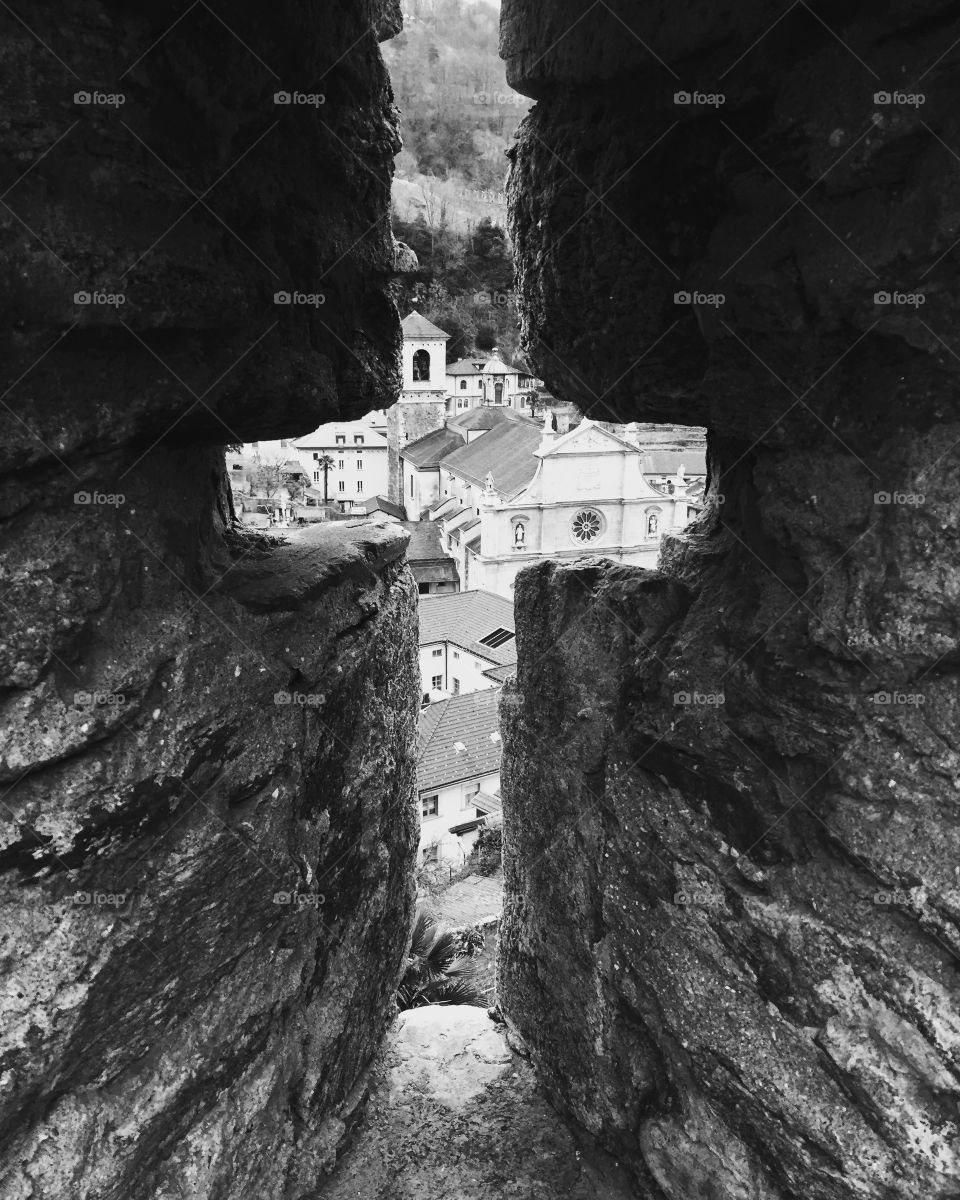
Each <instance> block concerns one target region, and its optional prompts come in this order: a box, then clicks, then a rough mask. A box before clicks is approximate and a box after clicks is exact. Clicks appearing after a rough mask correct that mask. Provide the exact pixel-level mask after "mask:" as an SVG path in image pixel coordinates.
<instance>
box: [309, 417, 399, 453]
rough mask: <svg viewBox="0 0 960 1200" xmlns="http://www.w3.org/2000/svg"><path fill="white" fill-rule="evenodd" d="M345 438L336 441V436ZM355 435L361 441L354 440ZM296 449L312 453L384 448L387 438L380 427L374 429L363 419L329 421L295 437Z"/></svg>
mask: <svg viewBox="0 0 960 1200" xmlns="http://www.w3.org/2000/svg"><path fill="white" fill-rule="evenodd" d="M338 437H342V438H346V441H345V442H339V443H338V442H337V438H338ZM355 437H362V438H363V441H362V442H361V443H357V442H354V440H353V439H354V438H355ZM296 445H297V449H298V450H301V451H306V452H309V453H312V452H313V451H314V450H331V449H339V450H359V451H369V450H385V449H386V446H387V439H386V436H385V435H384V433H383V432H382V431H381V430H380V429H375V428H374V427H373V426H372V425H369V424H367V422H365V421H340V422H336V421H330V422H328V423H327V424H326V425H321V426H320V428H319V429H315V430H314V431H313V433H308V434H307V435H306V437H302V438H297V442H296Z"/></svg>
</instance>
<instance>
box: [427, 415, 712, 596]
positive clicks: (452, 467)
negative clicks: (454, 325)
mask: <svg viewBox="0 0 960 1200" xmlns="http://www.w3.org/2000/svg"><path fill="white" fill-rule="evenodd" d="M411 449H412V453H413V455H415V454H416V452H417V447H416V446H413V447H412V448H411ZM686 463H689V464H690V466H691V467H692V468H693V470H695V471H698V472H705V469H706V468H705V465H704V462H703V454H702V452H698V451H696V450H688V451H670V452H668V451H657V452H656V453H654V454H652V455H647V454H645V453H644V452H643V451H642V450H641V449H640V447H638V446H636V445H634V444H633V443H632V442H630V441H628V440H627V439H626V438H624V437H622V436H620V435H619V434H618V433H614V432H612V431H611V430H610V429H609V428H608V427H606V426H602V425H599V424H597V423H596V422H594V421H590V420H586V419H585V420H583V421H581V423H580V424H579V425H578V426H576V428H574V429H572V430H570V431H569V432H568V433H565V434H560V433H558V432H556V431H555V430H553V429H552V427H551V422H550V417H549V414H547V415H546V418H545V420H544V424H543V425H539V424H536V423H534V422H531V421H530V420H528V419H525V418H517V417H516V416H515V417H514V418H513V419H508V420H504V421H500V422H499V423H497V424H496V425H495V426H494V427H493V428H492V429H490V430H489V431H488V432H486V433H484V434H483V436H482V437H480V438H477V439H476V440H475V441H473V442H467V443H462V444H461V445H459V446H457V447H456V448H455V449H453V450H452V451H450V452H449V453H448V454H446V455H444V457H443V458H442V460H441V461H440V462H439V464H437V466H436V468H435V469H434V468H433V467H431V468H430V470H431V472H433V471H434V470H435V474H436V476H437V482H436V488H437V490H438V492H439V493H440V494H439V496H438V499H437V500H436V501H435V502H434V503H433V504H432V505H431V506H430V507H429V509H428V510H427V512H426V517H427V519H429V520H430V521H432V522H434V523H436V524H438V525H439V526H440V529H441V544H442V545H443V548H444V550H445V551H446V553H447V554H449V555H450V556H451V557H452V558H453V559H454V561H455V562H456V564H457V572H458V575H459V578H460V586H461V588H462V589H463V590H464V591H468V590H472V589H481V590H486V591H489V592H495V593H497V594H499V595H501V596H505V597H512V594H513V585H514V580H515V579H516V576H517V573H518V572H519V571H520V570H522V569H523V568H524V567H526V566H529V565H530V564H531V563H533V562H536V561H538V560H540V559H543V558H551V559H565V558H569V559H573V558H577V557H580V556H582V555H583V554H585V553H591V554H599V555H602V556H603V557H605V558H612V559H614V560H616V561H618V562H624V563H630V564H632V565H636V566H645V567H650V568H653V567H655V566H656V562H657V557H658V554H659V546H660V540H661V538H662V537H663V535H664V534H665V533H669V532H675V531H678V530H680V529H683V528H684V527H685V526H686V525H687V524H689V522H690V521H691V520H693V518H694V517H695V516H696V515H697V514H698V513H699V512H700V511H701V508H702V502H703V482H704V475H703V474H699V473H698V474H693V473H692V471H691V473H689V474H688V473H687V469H686ZM667 469H670V470H672V471H673V472H674V473H673V474H672V475H669V476H667V475H664V474H663V473H662V472H663V471H665V470H667ZM654 481H656V482H654ZM433 486H434V485H433V483H432V482H431V484H430V487H429V489H426V490H424V487H423V485H422V484H421V485H420V487H421V494H431V492H432V488H433Z"/></svg>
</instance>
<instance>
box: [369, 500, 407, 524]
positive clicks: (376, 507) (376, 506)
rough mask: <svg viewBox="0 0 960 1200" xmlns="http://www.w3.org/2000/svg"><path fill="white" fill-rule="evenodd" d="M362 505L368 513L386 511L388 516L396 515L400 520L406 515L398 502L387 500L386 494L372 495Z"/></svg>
mask: <svg viewBox="0 0 960 1200" xmlns="http://www.w3.org/2000/svg"><path fill="white" fill-rule="evenodd" d="M363 507H364V510H365V511H366V512H368V513H375V512H382V513H386V514H387V516H389V517H397V518H398V519H399V520H401V521H403V520H404V519H405V518H406V515H407V514H406V513H405V512H404V511H403V509H402V508H401V507H400V505H399V504H394V503H393V501H392V500H388V499H387V498H386V496H374V497H373V498H372V499H371V500H368V501H367V502H366V504H365V505H364V506H363Z"/></svg>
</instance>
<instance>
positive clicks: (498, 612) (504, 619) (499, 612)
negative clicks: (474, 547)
mask: <svg viewBox="0 0 960 1200" xmlns="http://www.w3.org/2000/svg"><path fill="white" fill-rule="evenodd" d="M516 628H517V627H516V624H515V622H514V619H513V601H512V600H506V599H504V597H503V596H497V595H495V594H494V593H493V592H454V593H451V594H449V595H446V596H421V597H420V645H421V646H430V645H433V644H435V643H437V642H452V643H453V645H455V646H459V647H460V648H461V649H462V650H466V651H468V652H469V653H470V654H474V655H476V657H477V658H484V659H486V660H487V662H489V663H493V664H495V665H497V666H512V665H513V664H514V663H516V661H517V642H516V638H510V639H509V640H508V641H505V642H503V643H502V644H501V645H499V646H486V645H484V644H483V643H482V642H481V640H480V639H481V638H485V637H488V636H489V635H490V634H491V633H493V632H494V631H495V630H498V629H506V630H509V631H510V632H511V633H515V632H516Z"/></svg>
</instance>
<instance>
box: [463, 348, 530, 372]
mask: <svg viewBox="0 0 960 1200" xmlns="http://www.w3.org/2000/svg"><path fill="white" fill-rule="evenodd" d="M475 363H480V364H481V365H480V370H479V371H478V370H477V368H476V366H475V365H474V364H475ZM488 364H489V370H488ZM447 374H448V375H485V374H493V375H503V374H509V375H529V374H530V372H529V371H528V370H527V369H526V368H525V367H512V366H511V365H510V364H509V363H508V362H506V361H504V359H502V358H494V357H493V355H492V354H489V353H486V352H485V353H481V354H477V355H475V356H474V357H473V358H458V359H457V361H456V362H454V363H448V364H447Z"/></svg>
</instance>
